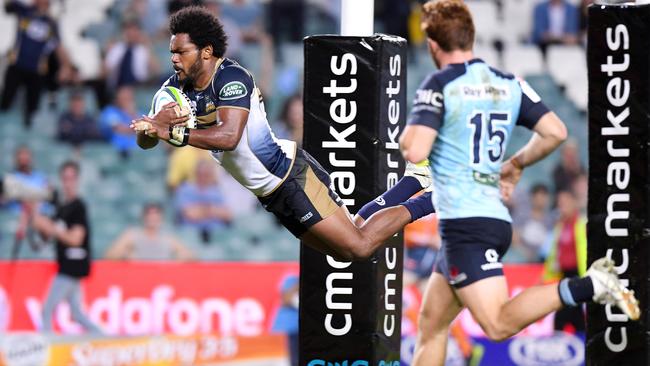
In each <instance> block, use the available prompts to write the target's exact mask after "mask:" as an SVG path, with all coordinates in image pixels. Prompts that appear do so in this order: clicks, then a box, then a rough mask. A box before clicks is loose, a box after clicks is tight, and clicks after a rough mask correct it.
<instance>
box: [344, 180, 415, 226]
mask: <svg viewBox="0 0 650 366" xmlns="http://www.w3.org/2000/svg"><path fill="white" fill-rule="evenodd" d="M421 190H422V186H421V185H420V182H419V181H418V180H417V179H415V178H414V177H411V176H408V177H403V178H402V179H400V180H399V181H398V182H397V184H395V185H394V186H393V188H391V189H389V190H388V191H386V192H384V193H383V194H382V195H381V196H379V197H377V198H375V200H374V201H370V202H368V203H366V204H365V206H363V207H361V209H360V210H359V212H357V215H359V216H361V217H363V219H364V220H367V219H368V217H370V216H372V214H374V213H375V212H377V211H379V210H381V209H384V208H388V207H393V206H396V205H398V204H400V203H402V202H404V201H406V200H407V199H409V198H410V197H411V196H412V195H414V194H416V193H418V192H420V191H421Z"/></svg>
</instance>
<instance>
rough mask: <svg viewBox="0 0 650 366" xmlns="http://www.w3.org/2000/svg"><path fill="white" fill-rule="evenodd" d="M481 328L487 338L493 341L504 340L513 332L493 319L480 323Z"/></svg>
mask: <svg viewBox="0 0 650 366" xmlns="http://www.w3.org/2000/svg"><path fill="white" fill-rule="evenodd" d="M481 328H483V332H485V335H486V336H487V337H488V339H490V340H491V341H494V342H501V341H505V340H506V339H508V338H510V337H511V336H512V335H513V332H512V331H511V330H510V329H508V327H506V326H504V325H502V324H501V323H498V322H495V321H492V322H487V323H486V324H481Z"/></svg>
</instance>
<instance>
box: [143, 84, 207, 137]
mask: <svg viewBox="0 0 650 366" xmlns="http://www.w3.org/2000/svg"><path fill="white" fill-rule="evenodd" d="M169 102H176V103H177V104H178V106H177V107H174V109H175V110H176V115H178V116H182V115H185V114H189V116H190V119H189V120H187V122H186V123H187V127H189V128H196V111H195V110H194V108H192V104H191V102H190V98H189V97H188V96H187V95H186V94H185V93H183V91H182V90H180V89H178V88H176V87H173V86H165V87H162V88H160V90H158V92H156V94H155V95H154V96H153V100H152V101H151V111H150V112H149V115H150V116H153V115H154V114H156V113H158V111H159V110H160V109H162V107H163V106H164V105H165V104H167V103H169Z"/></svg>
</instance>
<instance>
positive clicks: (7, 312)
mask: <svg viewBox="0 0 650 366" xmlns="http://www.w3.org/2000/svg"><path fill="white" fill-rule="evenodd" d="M10 319H11V304H10V303H9V297H8V296H7V292H6V291H5V289H4V287H2V286H0V332H4V331H6V330H7V329H8V328H9V320H10Z"/></svg>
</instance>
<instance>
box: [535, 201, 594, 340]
mask: <svg viewBox="0 0 650 366" xmlns="http://www.w3.org/2000/svg"><path fill="white" fill-rule="evenodd" d="M557 209H558V213H559V218H558V221H557V223H556V224H555V229H554V233H553V239H552V240H551V241H550V243H549V245H550V247H549V248H547V252H548V255H547V257H546V261H545V262H544V280H545V281H558V280H560V279H562V278H566V277H573V276H576V275H579V276H583V275H584V274H585V272H586V270H587V220H586V218H585V217H584V216H583V215H582V214H581V213H580V208H579V206H578V201H577V200H576V197H575V193H574V192H572V191H560V192H558V194H557ZM567 327H568V328H567ZM555 329H556V330H577V331H584V330H585V323H584V316H583V313H582V307H581V306H577V307H570V306H567V307H564V308H562V309H561V310H559V311H558V312H557V313H556V314H555Z"/></svg>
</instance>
